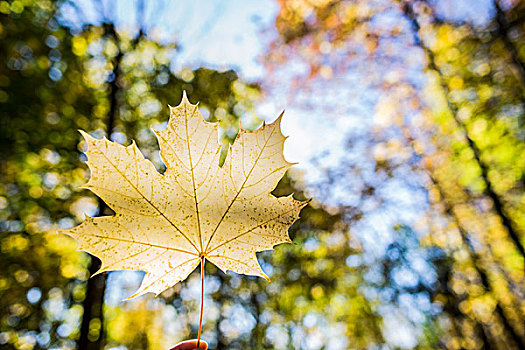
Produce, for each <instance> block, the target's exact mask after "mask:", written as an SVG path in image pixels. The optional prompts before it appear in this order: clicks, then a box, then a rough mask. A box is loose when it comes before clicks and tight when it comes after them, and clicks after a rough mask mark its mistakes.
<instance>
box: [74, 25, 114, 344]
mask: <svg viewBox="0 0 525 350" xmlns="http://www.w3.org/2000/svg"><path fill="white" fill-rule="evenodd" d="M103 26H104V31H105V34H106V35H109V36H110V37H112V38H113V40H114V42H115V43H116V44H117V45H116V46H117V48H118V47H119V46H118V38H117V34H116V32H115V27H114V25H113V24H112V23H104V24H103ZM123 56H124V54H123V52H122V51H121V50H120V48H119V49H118V54H117V56H116V57H115V60H114V64H113V71H112V72H113V80H112V81H111V82H110V84H109V86H110V94H109V103H110V108H109V113H108V120H107V129H106V134H107V137H108V138H110V137H111V134H112V133H113V128H114V126H115V119H116V116H117V111H118V100H117V97H118V96H117V95H118V90H119V86H118V81H119V74H120V64H121V61H122V57H123ZM98 203H99V208H100V209H99V213H100V215H107V214H109V208H108V206H107V205H106V203H104V202H103V201H102V200H101V199H100V198H99V200H98ZM100 265H101V262H100V260H99V259H98V258H96V257H94V256H91V265H90V268H89V273H90V275H92V274H93V273H95V272H96V271H97V270H98V269H99V268H100ZM106 280H107V274H106V273H102V274H99V275H96V276H94V277H91V278H90V279H89V280H88V285H87V291H86V299H85V300H84V303H83V306H84V314H83V316H82V324H81V326H80V339H79V348H78V349H79V350H99V349H102V345H103V336H104V312H103V305H104V293H105V290H106ZM97 328H98V332H97Z"/></svg>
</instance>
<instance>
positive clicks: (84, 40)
mask: <svg viewBox="0 0 525 350" xmlns="http://www.w3.org/2000/svg"><path fill="white" fill-rule="evenodd" d="M76 4H77V2H72V1H49V0H16V1H0V18H1V21H0V115H1V119H0V123H1V125H0V135H1V142H0V151H1V153H0V157H1V158H0V162H1V169H0V170H1V171H0V178H1V184H0V209H1V213H0V229H1V230H2V234H1V235H0V249H1V251H2V255H1V258H0V268H1V272H0V310H1V311H0V346H1V347H3V346H5V347H6V348H16V349H33V348H34V349H39V348H43V349H47V348H50V349H51V348H54V349H56V348H60V349H73V348H76V347H81V348H83V349H88V348H89V349H94V348H104V349H123V348H127V349H166V348H168V347H169V346H171V345H173V344H174V343H175V342H177V341H179V340H182V339H187V338H190V337H195V336H196V332H197V326H198V323H197V322H198V312H199V310H198V306H199V293H200V288H199V287H200V285H199V283H200V280H199V276H198V271H196V272H194V273H193V274H192V275H191V276H190V278H189V279H188V280H187V281H186V282H184V283H181V284H178V285H176V286H175V287H173V288H172V289H170V290H168V291H166V292H164V293H163V294H162V296H161V297H159V298H153V297H152V296H145V297H142V298H139V299H137V300H132V301H128V302H121V299H123V298H125V297H126V296H128V295H130V294H132V292H133V289H135V288H136V287H137V286H138V283H137V282H138V281H137V274H134V273H120V272H117V273H112V274H110V276H109V279H108V288H107V289H106V297H105V299H104V300H98V301H97V300H92V299H93V298H99V299H100V296H98V297H90V296H89V295H90V294H89V293H88V289H89V288H92V287H88V276H89V266H90V263H91V259H90V258H89V257H88V256H87V255H85V254H84V253H80V252H75V243H74V242H72V240H70V239H68V238H67V237H63V236H57V235H55V234H54V233H53V229H54V228H56V227H71V226H73V225H76V224H77V223H78V222H79V221H81V220H82V218H83V215H84V214H89V215H96V214H99V212H101V213H103V214H110V211H109V210H108V208H104V206H103V205H102V203H100V202H99V201H98V200H97V198H95V197H94V196H92V195H90V193H89V192H88V191H85V190H80V189H79V186H80V185H82V184H83V183H85V181H86V180H87V177H88V175H89V172H88V170H87V168H86V166H85V165H84V164H83V160H85V156H84V155H83V154H82V153H81V151H82V150H83V144H82V143H80V145H79V142H80V140H81V138H80V135H79V134H78V132H77V129H84V130H88V131H90V132H91V133H92V134H93V135H95V136H98V137H101V136H104V135H106V136H107V137H109V138H111V139H112V140H114V141H117V142H119V143H122V144H128V143H129V142H130V141H131V140H132V139H134V140H136V141H137V143H138V145H139V147H140V148H141V150H142V151H143V152H144V154H145V156H146V157H147V158H149V159H151V160H152V162H153V163H154V164H155V166H156V167H157V168H158V169H159V171H163V170H164V168H163V167H164V165H163V164H162V162H161V160H160V157H159V154H158V145H157V142H156V140H155V138H154V137H153V134H152V132H151V131H150V128H154V129H155V128H162V127H163V125H164V123H165V122H166V120H167V117H168V114H169V113H168V104H172V105H173V104H177V103H178V101H179V100H180V98H181V95H182V91H183V90H186V91H187V93H188V96H189V98H190V100H191V101H192V102H193V103H195V102H198V101H200V104H199V106H200V108H201V111H202V112H203V115H204V116H205V117H206V118H207V119H208V120H210V121H217V120H219V121H221V126H222V128H223V133H222V136H221V139H220V142H222V144H223V146H224V151H226V150H227V148H228V143H230V142H232V141H233V139H234V138H235V135H236V133H237V131H238V128H239V123H240V122H242V125H243V127H245V128H249V129H255V128H257V127H258V126H259V125H260V123H261V121H260V120H259V119H257V118H256V117H255V116H254V109H255V105H256V103H257V99H258V98H259V97H260V96H261V94H262V92H263V91H261V87H262V88H266V89H267V87H268V86H270V85H286V86H289V91H288V95H289V96H290V99H289V101H290V104H292V103H293V104H301V103H302V104H304V105H305V109H306V110H309V108H311V107H312V104H316V103H317V102H318V101H319V99H320V98H319V96H324V95H322V94H323V93H325V91H328V94H333V92H332V91H333V90H330V89H331V88H332V87H335V88H336V89H337V90H338V91H339V90H342V86H341V85H342V84H346V85H348V86H347V87H348V88H355V89H358V90H359V91H355V90H351V92H350V93H349V95H345V96H344V98H342V99H341V98H340V95H336V94H333V95H334V96H338V98H339V99H340V100H345V101H346V100H349V101H351V100H353V99H356V98H359V99H360V102H361V103H362V105H366V106H367V108H369V111H373V112H374V113H373V116H370V115H368V114H363V113H360V114H359V115H360V118H361V119H360V120H359V124H358V126H356V127H355V128H354V129H352V130H340V132H341V133H343V132H344V133H347V135H346V137H347V140H346V143H345V147H346V149H345V152H344V155H343V156H342V158H341V159H340V160H339V162H338V163H337V165H336V166H328V165H327V163H326V161H325V159H328V158H329V157H328V156H327V157H320V158H319V159H318V160H317V163H316V164H317V167H318V169H319V170H320V172H321V173H322V176H320V177H319V178H317V179H316V181H317V182H316V183H314V184H311V183H308V181H307V179H304V178H303V174H301V173H299V172H292V173H290V174H289V176H287V177H285V178H284V179H283V180H282V181H281V182H280V184H279V185H278V187H277V189H276V190H275V192H274V193H275V194H276V195H278V196H281V195H287V194H289V193H292V192H293V193H295V195H296V196H297V197H298V198H301V199H304V198H306V197H312V196H313V195H314V197H315V198H314V199H313V200H312V202H311V203H310V205H309V206H308V207H306V208H305V209H304V210H303V212H302V215H301V220H300V221H298V222H297V223H296V224H295V225H294V226H293V227H292V229H291V236H292V238H293V240H294V242H295V243H296V244H295V245H283V246H279V247H277V248H276V251H275V252H273V253H271V254H266V253H261V254H260V255H259V258H260V261H261V264H262V266H263V268H264V270H265V272H266V273H267V274H268V275H269V276H270V278H271V279H272V282H271V283H267V282H266V281H264V280H262V279H256V278H251V277H246V276H238V275H235V274H226V275H225V274H222V273H221V272H219V271H217V269H215V268H214V267H213V266H210V264H208V265H207V267H206V268H207V276H208V277H207V279H206V286H207V287H206V293H207V295H206V313H205V324H204V333H203V337H204V339H206V340H207V341H208V342H209V343H210V345H211V348H218V349H224V348H228V349H241V348H251V349H266V348H267V349H272V348H273V349H288V348H297V349H323V348H325V349H347V348H351V349H365V348H369V349H374V348H396V347H400V348H420V349H431V348H438V347H440V348H446V349H479V348H496V349H509V348H519V347H520V346H523V344H524V341H525V327H524V326H523V322H522V320H523V315H524V313H525V295H524V289H525V285H524V282H525V281H524V277H523V276H524V259H523V251H522V250H523V248H521V251H520V245H521V247H523V244H524V238H523V235H524V231H525V221H524V220H525V215H524V211H525V207H524V203H525V198H524V194H523V193H524V191H523V187H524V179H525V176H524V169H525V163H524V162H523V159H524V158H525V154H524V153H525V146H524V134H523V116H524V111H525V109H524V107H525V104H524V101H525V71H524V70H523V68H524V66H523V62H524V61H525V49H524V47H525V46H524V45H525V44H524V43H525V40H524V35H525V34H524V33H525V22H524V21H523V18H525V13H524V11H525V7H524V5H523V3H522V2H512V1H506V2H503V1H502V2H501V4H500V3H499V2H495V3H494V5H493V6H492V7H491V8H492V13H491V17H490V19H489V20H487V21H486V22H483V23H481V22H476V21H472V20H468V19H465V20H462V21H459V20H457V19H451V18H450V17H449V16H447V15H446V14H445V13H443V11H441V10H440V9H442V5H441V4H442V3H441V2H440V1H438V0H433V1H430V0H429V1H409V0H406V1H390V0H379V1H349V0H348V1H334V0H316V1H310V0H293V1H286V0H281V1H279V4H280V9H279V13H278V15H277V18H276V22H275V27H276V29H277V34H278V36H277V37H276V38H275V40H274V42H273V43H271V45H270V46H269V47H268V52H267V55H266V57H265V64H266V66H267V68H268V72H269V74H268V75H267V76H266V77H264V79H263V81H261V84H260V85H257V84H247V83H244V82H243V81H241V80H240V79H239V78H238V76H237V74H236V73H235V72H234V71H223V72H220V71H215V70H211V69H207V68H198V69H189V68H186V69H183V70H181V71H175V70H174V69H173V66H172V61H173V60H174V59H176V56H177V53H178V50H179V48H178V47H177V43H171V44H166V43H159V42H157V41H155V40H154V39H152V37H154V36H153V35H151V33H152V32H153V29H152V28H151V27H150V26H146V25H144V23H139V25H138V26H137V28H135V29H133V30H130V29H129V28H120V27H118V26H115V24H114V23H113V21H112V20H111V19H110V18H108V16H107V14H108V13H111V10H112V8H111V4H108V3H107V2H96V1H95V2H93V5H94V6H93V8H94V9H95V12H96V11H98V13H97V16H98V18H99V19H98V22H96V23H91V22H89V21H87V20H85V19H84V22H85V23H83V24H82V25H81V26H78V25H77V26H73V25H71V23H70V22H69V21H70V18H68V17H64V16H63V15H62V9H63V6H66V5H67V6H69V7H68V8H69V9H70V10H71V11H76V12H77V17H78V18H81V19H82V18H85V16H86V14H84V13H82V7H80V6H76ZM104 6H108V8H106V9H104V8H103V7H104ZM134 6H137V7H136V8H134ZM144 6H145V2H142V1H137V2H134V3H133V6H130V9H129V11H130V12H133V13H135V16H136V17H140V14H142V13H143V11H144ZM101 7H102V8H101ZM474 13H475V12H474ZM150 20H152V21H154V19H151V18H150ZM139 22H140V20H139ZM75 28H80V29H75ZM520 64H521V66H520ZM346 78H348V79H349V80H348V81H347V80H344V79H346ZM352 79H356V80H357V81H358V82H359V84H355V80H352ZM305 95H306V96H308V98H307V99H306V102H305V100H304V99H302V98H301V96H305ZM312 96H313V97H312ZM312 101H313V102H312ZM327 110H328V111H327V113H326V114H327V115H333V114H336V115H337V114H339V112H338V113H332V112H334V110H336V108H335V107H334V106H333V105H328V106H327ZM367 112H368V111H367ZM323 122H324V121H323ZM328 122H330V121H328ZM328 122H327V123H328ZM406 193H409V194H406ZM414 193H415V194H417V196H416V195H413V194H414ZM421 197H422V198H424V199H423V200H419V199H417V198H421ZM407 198H408V200H407ZM407 213H409V214H407ZM407 216H409V217H410V218H409V219H407V218H406V217H407ZM375 231H384V232H385V233H386V234H385V236H386V237H389V238H384V237H385V236H378V235H375V233H374V232H375ZM388 235H390V236H388ZM513 235H514V236H513ZM379 237H383V238H381V239H380V238H379ZM372 246H373V247H376V248H375V250H373V249H371V248H370V247H372ZM377 247H379V248H377ZM97 302H98V303H99V304H102V302H104V303H103V304H104V307H103V314H100V315H97V314H93V317H89V318H88V319H87V321H86V320H84V321H83V314H85V313H84V310H85V309H89V310H91V309H92V308H93V305H96V304H97ZM82 322H85V324H86V327H82ZM406 337H408V338H406ZM79 339H88V341H89V344H88V343H86V344H78V342H79ZM90 346H91V347H90Z"/></svg>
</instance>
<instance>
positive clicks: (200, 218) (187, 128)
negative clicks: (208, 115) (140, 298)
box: [63, 95, 304, 296]
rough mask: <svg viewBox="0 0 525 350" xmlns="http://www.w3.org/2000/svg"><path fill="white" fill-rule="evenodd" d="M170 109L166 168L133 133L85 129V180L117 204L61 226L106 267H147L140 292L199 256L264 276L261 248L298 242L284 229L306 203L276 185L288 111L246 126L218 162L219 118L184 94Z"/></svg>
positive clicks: (178, 276)
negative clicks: (108, 212)
mask: <svg viewBox="0 0 525 350" xmlns="http://www.w3.org/2000/svg"><path fill="white" fill-rule="evenodd" d="M170 110H171V113H170V114H171V115H170V120H169V123H168V126H167V127H166V129H164V130H161V131H156V132H155V134H156V135H157V138H158V141H159V145H160V149H161V156H162V159H163V161H164V163H165V164H166V168H167V170H166V172H165V173H164V174H159V173H158V172H157V170H156V169H155V167H154V166H153V164H152V163H151V162H150V161H149V160H146V159H145V158H144V156H143V155H142V153H141V152H140V150H139V149H138V147H137V146H136V144H135V143H132V144H131V145H130V146H127V147H124V146H121V145H119V144H116V143H114V142H110V141H108V140H107V139H103V140H98V139H95V138H93V137H91V136H89V135H88V134H86V133H84V132H82V134H83V136H84V138H85V140H86V142H87V145H88V151H87V152H86V155H87V156H88V162H87V164H88V166H89V168H90V170H91V178H90V180H89V182H88V183H87V184H86V185H85V186H84V187H85V188H88V189H90V190H91V191H92V192H94V193H95V194H97V195H98V196H99V197H100V198H102V199H103V200H104V201H105V202H106V203H107V205H108V206H109V207H111V208H112V209H113V210H114V211H115V213H116V214H115V216H106V217H97V218H91V217H88V218H87V219H86V220H85V221H84V222H83V223H82V224H81V225H79V226H77V227H74V228H73V229H70V230H64V231H63V232H64V233H67V234H69V235H70V236H72V237H73V238H75V239H76V240H77V241H78V243H79V247H80V248H81V249H83V250H86V251H88V252H90V253H92V254H94V255H96V256H98V257H99V258H100V259H101V260H102V268H101V270H100V271H99V272H103V271H109V270H143V271H145V272H146V275H145V278H144V281H143V282H142V285H141V287H140V288H139V290H138V291H137V293H135V294H134V296H137V295H141V294H144V293H147V292H154V293H156V294H159V293H161V292H162V291H164V290H165V289H167V288H169V287H171V286H172V285H174V284H175V283H177V282H179V281H181V280H183V279H185V278H186V277H187V276H188V275H189V274H190V273H191V271H193V269H195V267H197V265H198V264H199V263H200V259H201V257H204V258H206V259H207V260H209V261H210V262H212V263H213V264H215V265H216V266H217V267H218V268H219V269H221V270H222V271H226V270H232V271H234V272H237V273H242V274H247V275H254V276H261V277H266V275H265V274H264V272H263V271H262V269H261V268H260V266H259V263H258V262H257V258H256V255H255V253H256V252H259V251H263V250H268V249H272V248H273V246H275V245H277V244H280V243H285V242H291V241H290V238H289V237H288V233H287V229H288V227H289V226H290V225H291V224H292V223H293V222H294V221H295V220H296V219H297V218H298V215H299V211H300V210H301V208H302V207H303V206H304V203H303V202H299V201H296V200H295V199H293V198H292V197H291V196H288V197H281V198H276V197H274V196H273V195H271V193H270V192H271V191H272V190H273V189H274V188H275V186H276V185H277V182H278V181H279V180H280V178H281V177H282V176H283V175H284V173H285V172H286V170H287V169H288V168H289V167H290V166H291V164H290V163H288V162H287V161H286V160H285V159H284V157H283V154H282V151H283V145H284V141H285V138H284V137H283V135H282V134H281V132H280V120H281V119H280V118H279V119H278V120H277V121H276V122H274V123H272V124H270V125H264V126H263V127H262V128H260V129H259V130H257V131H255V132H247V131H244V130H241V131H240V132H239V135H238V137H237V140H236V141H235V143H234V144H233V145H232V146H231V148H230V150H229V154H228V156H227V158H226V159H225V163H224V166H223V167H219V157H220V149H221V146H220V144H219V143H218V142H217V139H218V125H217V124H216V123H208V122H206V121H204V119H203V118H202V116H201V114H200V112H199V110H198V108H197V106H195V105H192V104H191V103H190V102H189V101H188V99H187V98H186V96H185V95H184V96H183V99H182V102H181V103H180V105H179V106H177V107H175V108H170Z"/></svg>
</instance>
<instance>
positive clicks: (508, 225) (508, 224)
mask: <svg viewBox="0 0 525 350" xmlns="http://www.w3.org/2000/svg"><path fill="white" fill-rule="evenodd" d="M400 5H401V9H402V11H403V13H404V15H405V17H406V18H407V19H408V20H409V22H410V24H411V26H412V31H413V34H414V42H415V44H416V45H417V46H419V47H420V48H421V49H422V50H423V51H424V52H425V54H426V55H427V57H428V61H429V62H428V67H429V68H430V69H432V70H434V71H435V72H436V73H438V76H439V80H440V85H441V88H442V89H443V92H444V95H445V99H446V101H447V105H448V108H449V110H450V113H451V114H452V117H453V118H454V121H455V122H456V124H457V125H458V128H459V130H461V132H462V133H463V136H464V138H465V140H466V141H467V144H468V146H469V148H470V149H471V150H472V153H473V154H474V159H475V160H476V163H477V164H478V166H479V168H480V170H481V178H482V180H483V183H484V185H485V189H484V194H485V195H486V196H487V197H489V198H490V199H491V200H492V202H493V204H494V210H495V211H496V213H497V215H498V216H499V218H500V219H501V224H502V225H503V227H504V228H505V229H506V231H507V233H508V236H509V238H510V240H511V241H512V242H513V243H514V245H515V247H516V249H517V250H518V251H519V253H520V254H521V256H522V257H525V248H524V246H523V244H522V243H521V240H520V237H519V234H518V231H517V229H516V228H515V227H514V223H513V222H512V220H511V219H510V217H509V216H508V215H507V213H506V212H505V208H504V204H503V201H502V199H501V198H500V196H499V195H498V194H497V193H496V192H495V190H494V186H493V185H492V182H491V180H490V178H489V175H488V173H489V168H488V166H487V164H485V162H484V161H483V160H482V159H481V150H480V149H479V147H478V146H477V145H476V143H475V142H474V140H473V139H472V138H471V137H470V135H469V133H468V130H467V128H466V126H465V125H464V124H463V122H462V121H461V120H460V119H459V118H458V115H457V107H456V106H455V105H454V104H453V103H452V101H451V100H450V98H449V88H448V86H447V84H446V83H445V81H444V79H443V73H442V72H441V70H440V69H439V68H438V67H437V65H436V61H435V57H434V53H433V52H432V50H430V49H429V48H428V47H427V46H426V45H425V44H424V43H423V41H422V40H421V37H420V29H421V27H420V24H419V20H418V18H417V15H416V13H415V12H414V8H413V7H412V3H411V2H409V1H406V0H402V1H401V2H400Z"/></svg>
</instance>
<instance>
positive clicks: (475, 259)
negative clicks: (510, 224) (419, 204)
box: [404, 127, 525, 349]
mask: <svg viewBox="0 0 525 350" xmlns="http://www.w3.org/2000/svg"><path fill="white" fill-rule="evenodd" d="M404 134H405V137H406V138H407V140H408V142H409V143H410V145H411V146H412V149H414V147H413V144H414V140H413V138H412V136H411V134H410V132H409V131H408V127H405V129H404ZM426 170H427V171H426V172H427V175H428V176H429V178H430V180H431V182H432V185H433V186H434V187H435V188H436V189H437V190H438V193H439V196H440V198H441V199H442V203H443V206H444V210H445V214H447V216H448V217H450V218H451V219H452V220H453V222H454V223H455V225H456V227H457V229H458V231H459V234H460V237H461V241H462V243H463V244H462V245H463V248H464V249H465V250H466V251H467V253H468V256H469V257H470V260H471V262H472V265H473V267H474V270H475V271H476V273H477V274H478V276H479V279H480V282H481V285H482V286H483V289H484V290H485V291H486V292H487V293H490V294H492V295H493V297H494V299H495V301H496V308H495V311H494V313H495V314H496V316H497V317H498V318H499V319H500V320H501V322H502V324H503V327H504V329H505V331H506V332H507V334H508V335H509V337H510V338H511V339H512V341H513V342H514V343H515V344H516V346H517V347H520V348H522V349H525V341H524V339H523V336H522V335H520V334H519V331H517V330H516V329H515V327H514V326H513V325H512V323H511V322H510V320H509V319H508V317H507V316H506V315H505V312H504V308H503V307H502V306H501V303H500V301H499V300H498V297H497V295H496V293H495V292H494V290H493V288H492V286H491V284H490V280H489V277H488V274H487V272H486V271H485V269H484V268H483V267H482V265H483V264H482V261H481V260H482V258H481V257H480V255H479V254H478V253H477V252H476V250H475V248H474V246H473V244H472V242H471V240H470V235H469V234H468V232H467V231H466V230H465V228H464V227H463V226H462V225H461V222H460V220H459V218H458V217H457V215H456V213H455V211H454V207H453V205H452V204H451V202H450V201H449V200H448V198H447V195H446V193H445V192H444V191H443V189H442V187H441V185H440V184H439V182H438V180H437V179H436V178H435V177H434V174H433V173H434V172H433V170H432V169H430V168H427V169H426ZM449 277H450V274H449ZM449 282H450V280H447V281H446V283H447V289H446V290H447V293H448V294H449V297H453V298H454V297H455V294H454V292H453V291H452V290H451V289H450V286H449ZM517 310H518V312H519V313H520V316H521V310H519V306H518V307H517ZM453 312H454V314H455V315H457V313H458V312H459V313H461V311H460V310H459V308H458V307H457V305H456V306H455V307H454V308H453ZM465 316H466V317H468V318H470V317H469V316H468V315H465ZM470 319H471V320H472V322H474V323H475V325H476V329H477V331H478V333H479V334H480V337H481V339H482V340H483V342H484V347H483V348H484V349H490V348H491V342H490V338H489V337H488V335H487V333H486V329H485V327H484V326H483V324H481V323H479V322H478V321H477V320H475V319H472V318H470Z"/></svg>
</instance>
